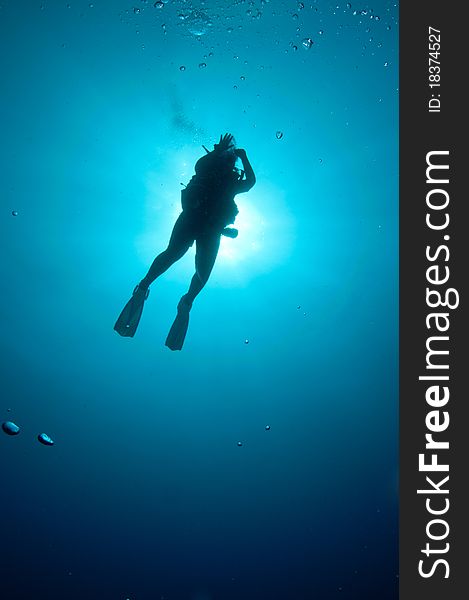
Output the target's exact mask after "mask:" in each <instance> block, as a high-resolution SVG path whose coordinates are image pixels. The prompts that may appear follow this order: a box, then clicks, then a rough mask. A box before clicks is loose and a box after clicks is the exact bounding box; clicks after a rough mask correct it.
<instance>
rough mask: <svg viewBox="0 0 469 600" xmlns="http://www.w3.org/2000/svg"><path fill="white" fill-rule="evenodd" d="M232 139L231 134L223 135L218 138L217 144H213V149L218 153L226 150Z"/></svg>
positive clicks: (231, 143)
mask: <svg viewBox="0 0 469 600" xmlns="http://www.w3.org/2000/svg"><path fill="white" fill-rule="evenodd" d="M233 139H234V138H233V136H232V135H231V133H225V135H223V136H220V141H219V142H218V144H215V146H214V149H215V150H217V151H218V152H224V151H225V150H228V148H229V147H230V146H232V145H233Z"/></svg>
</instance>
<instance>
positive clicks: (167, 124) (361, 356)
mask: <svg viewBox="0 0 469 600" xmlns="http://www.w3.org/2000/svg"><path fill="white" fill-rule="evenodd" d="M0 4H1V6H0V27H1V36H0V44H1V52H0V61H1V73H2V75H1V79H2V80H1V94H0V99H1V111H0V130H1V132H2V144H1V145H0V154H1V156H0V165H1V168H0V177H1V192H2V193H1V197H2V202H1V206H2V212H1V217H0V227H1V230H0V236H1V247H2V260H1V278H2V282H3V293H2V297H1V313H2V323H3V332H2V336H1V342H0V343H1V358H2V360H1V363H0V364H1V381H2V395H1V402H0V417H1V420H2V421H6V420H11V421H13V422H15V423H17V424H18V425H19V426H20V427H21V431H20V434H19V435H17V436H15V437H13V436H11V437H10V436H7V435H5V434H3V432H0V461H1V469H2V487H1V494H0V508H1V515H2V535H1V542H0V543H1V546H0V547H1V560H0V573H1V575H2V579H1V589H2V599H5V600H10V599H11V600H14V599H15V600H16V599H20V598H21V599H23V598H25V599H30V600H46V599H47V600H78V599H80V600H82V599H85V598H86V599H87V600H126V599H130V600H264V599H266V600H280V599H281V600H309V599H314V600H329V599H336V598H342V599H346V600H354V599H359V600H368V599H370V600H390V599H393V600H394V599H396V598H397V584H398V579H397V573H398V559H397V556H398V555H397V541H398V540H397V534H398V525H397V519H398V504H397V500H398V454H397V448H398V443H397V442H398V429H397V426H398V420H397V417H398V362H397V359H398V355H397V350H398V348H397V342H398V338H397V323H398V302H397V301H398V271H397V268H398V195H397V184H398V7H397V5H396V4H395V3H394V2H388V1H384V0H379V1H374V2H371V3H366V2H365V3H361V4H355V2H352V3H351V6H350V5H348V4H347V3H345V2H337V0H336V1H335V2H331V1H326V0H324V1H323V0H318V1H317V2H312V3H311V1H309V2H308V1H307V0H305V2H304V7H301V5H300V3H298V2H297V1H296V0H288V1H280V0H270V2H267V1H260V0H253V1H251V2H247V1H240V0H236V1H231V0H225V1H222V0H220V1H209V0H207V1H206V2H200V1H199V2H196V1H194V2H189V1H186V2H183V1H182V0H168V2H164V4H163V5H162V6H161V7H160V8H158V5H155V6H154V3H153V2H150V1H149V2H146V1H141V0H133V1H132V0H129V1H128V2H127V1H125V0H107V1H101V0H95V1H93V2H92V3H91V2H89V1H86V2H83V1H77V0H70V2H69V3H67V2H62V1H59V0H54V1H49V0H43V2H41V1H40V0H38V1H37V2H36V1H33V0H28V1H26V2H17V1H14V0H9V1H8V0H7V1H5V0H2V1H1V3H0ZM354 13H357V14H354ZM365 13H366V14H365ZM182 17H184V18H182ZM308 39H311V40H312V41H313V44H312V45H311V44H310V43H309V42H308V41H307V40H308ZM309 45H311V47H310V48H307V47H306V46H309ZM295 47H296V49H295ZM204 65H205V66H204ZM181 67H184V68H181ZM225 132H231V133H233V134H234V135H235V137H236V140H237V144H238V146H239V147H243V148H246V150H247V152H248V156H249V158H250V160H251V162H252V165H253V167H254V170H255V172H256V175H257V184H256V186H255V187H254V188H253V189H252V190H251V191H250V192H249V193H248V194H245V195H243V196H238V206H239V209H240V215H239V218H238V220H237V224H238V225H237V226H238V227H239V230H240V235H239V237H238V239H236V240H230V239H223V241H222V247H221V251H220V256H219V259H218V261H217V264H216V266H215V269H214V272H213V274H212V277H211V279H210V281H209V282H208V284H207V286H206V289H205V290H203V292H202V293H201V295H200V296H199V298H198V299H197V300H196V303H195V304H194V308H193V310H192V313H191V323H190V329H189V332H188V337H187V339H186V343H185V346H184V348H183V350H182V352H171V351H170V350H168V348H166V347H165V346H164V340H165V337H166V334H167V332H168V329H169V327H170V325H171V322H172V320H173V318H174V316H175V312H176V304H177V302H178V299H179V297H180V296H181V294H183V293H184V292H185V290H186V288H187V285H188V283H189V280H190V277H191V276H192V272H193V250H191V251H190V252H189V253H188V255H186V256H185V257H184V258H183V259H182V260H181V261H180V262H179V263H178V264H177V265H176V266H175V267H174V268H173V269H172V270H171V271H168V272H167V273H166V274H165V275H164V276H163V277H162V278H161V279H160V280H158V281H157V282H155V284H154V285H153V286H152V288H151V293H150V297H149V299H148V302H147V304H146V306H145V311H144V314H143V317H142V321H141V323H140V327H139V330H138V332H137V334H136V336H135V338H133V339H129V338H121V337H119V336H118V335H117V334H116V333H115V332H114V331H113V324H114V321H115V319H116V318H117V316H118V314H119V312H120V310H121V308H122V307H123V305H124V303H125V302H126V301H127V299H128V298H129V296H130V294H131V292H132V290H133V287H134V285H135V284H136V283H137V282H138V281H139V280H140V279H141V277H143V275H144V274H145V272H146V270H147V268H148V266H149V265H150V263H151V261H152V259H153V257H154V256H155V255H156V254H157V253H158V252H159V251H161V250H162V249H164V247H165V245H166V243H167V240H168V237H169V234H170V232H171V228H172V225H173V222H174V220H175V218H176V216H177V214H178V211H179V200H180V190H181V183H187V182H188V180H189V179H190V177H191V176H192V174H193V166H194V163H195V161H196V160H197V158H199V157H200V156H202V155H203V154H204V150H203V148H202V144H205V145H206V146H212V145H213V143H214V142H216V141H217V139H218V137H219V135H220V134H221V133H225ZM278 138H280V139H278ZM13 211H15V213H14V214H13ZM246 342H248V343H246ZM266 425H270V427H271V428H270V430H266V429H265V427H266ZM41 432H45V433H47V434H48V435H50V436H51V438H52V439H53V440H54V442H55V444H54V446H52V447H46V446H43V445H41V444H40V443H39V442H38V441H37V434H39V433H41ZM238 441H241V442H242V446H238V444H237V443H238Z"/></svg>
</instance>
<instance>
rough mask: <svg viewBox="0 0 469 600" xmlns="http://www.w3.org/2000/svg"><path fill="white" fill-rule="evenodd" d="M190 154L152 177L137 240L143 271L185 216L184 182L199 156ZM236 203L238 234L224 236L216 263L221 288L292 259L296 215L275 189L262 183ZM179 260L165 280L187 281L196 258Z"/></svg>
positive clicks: (179, 155)
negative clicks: (182, 214)
mask: <svg viewBox="0 0 469 600" xmlns="http://www.w3.org/2000/svg"><path fill="white" fill-rule="evenodd" d="M188 154H189V150H188V149H187V148H185V149H183V150H182V151H181V152H173V154H172V155H170V156H168V158H167V159H166V161H165V162H166V164H162V165H161V166H160V168H159V170H158V171H150V172H149V173H148V176H147V196H146V199H145V203H146V213H145V214H146V218H145V224H144V231H143V232H142V234H141V235H140V236H138V235H137V237H136V240H135V244H136V251H137V253H138V255H139V257H140V260H141V262H142V265H143V267H144V268H148V267H149V265H150V264H151V262H152V260H153V259H154V258H155V256H156V255H157V254H159V253H160V252H161V251H162V250H164V249H165V248H166V245H167V243H168V240H169V236H170V234H171V231H172V227H173V225H174V223H175V221H176V219H177V217H178V215H179V214H180V212H181V203H180V189H181V187H182V186H181V183H184V184H186V183H188V181H189V180H190V178H191V177H192V175H193V172H194V171H193V169H194V164H195V162H196V160H197V159H198V158H199V157H200V156H199V155H197V154H194V149H192V151H191V154H192V155H193V156H191V157H190V158H189V156H188ZM199 154H200V153H199ZM235 201H236V204H237V205H238V208H239V214H238V216H237V217H236V221H235V223H234V227H236V228H237V229H238V230H239V236H238V237H237V238H236V239H234V240H233V239H229V238H226V237H224V236H222V238H221V245H220V251H219V253H218V258H217V263H216V269H217V281H218V282H219V284H220V285H222V286H223V287H236V286H239V285H241V286H244V285H245V284H247V283H248V282H249V281H250V280H252V279H253V278H255V277H256V276H257V275H259V274H261V273H266V272H269V271H271V270H272V268H273V267H274V266H275V265H279V264H282V263H283V262H285V261H286V260H287V259H288V257H289V256H290V253H291V251H292V247H293V241H294V229H295V227H294V220H293V217H292V216H291V214H290V212H289V210H288V208H287V204H286V202H285V198H284V196H283V194H282V193H281V192H280V191H279V190H278V189H276V188H275V186H273V185H270V184H269V183H268V182H266V181H262V182H259V181H258V182H257V183H256V185H255V186H254V188H252V189H251V190H250V191H249V192H247V193H246V194H239V195H238V196H236V198H235ZM194 249H195V245H194V246H193V247H192V248H191V250H189V252H188V255H190V256H191V257H193V254H194V251H195V250H194ZM186 256H187V255H186ZM179 262H180V263H181V264H179V263H177V264H176V265H173V267H171V268H170V269H169V271H168V275H167V276H168V277H169V278H170V279H172V280H175V281H178V282H180V281H184V282H186V281H187V278H188V276H189V275H190V274H191V273H192V272H193V268H194V267H193V260H192V258H191V261H190V262H188V261H187V260H186V257H184V258H183V259H181V261H179ZM218 267H219V268H218Z"/></svg>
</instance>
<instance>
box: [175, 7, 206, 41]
mask: <svg viewBox="0 0 469 600" xmlns="http://www.w3.org/2000/svg"><path fill="white" fill-rule="evenodd" d="M179 19H180V20H181V25H182V26H184V27H185V29H187V31H188V32H189V33H191V34H192V35H195V36H196V37H200V36H202V35H205V34H206V33H207V32H208V31H209V30H210V28H211V27H213V22H212V20H211V19H210V17H209V16H208V15H207V14H206V13H204V12H203V11H202V10H197V9H193V10H190V11H189V12H188V13H180V14H179Z"/></svg>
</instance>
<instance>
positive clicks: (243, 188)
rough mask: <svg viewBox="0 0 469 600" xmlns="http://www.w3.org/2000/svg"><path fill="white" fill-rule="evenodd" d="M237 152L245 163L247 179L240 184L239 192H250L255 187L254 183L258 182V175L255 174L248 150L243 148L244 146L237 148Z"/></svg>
mask: <svg viewBox="0 0 469 600" xmlns="http://www.w3.org/2000/svg"><path fill="white" fill-rule="evenodd" d="M235 153H236V156H238V157H239V158H240V159H241V162H242V163H243V168H244V172H245V174H246V179H243V180H242V181H240V182H239V184H238V191H237V193H238V194H240V193H242V192H248V191H249V190H250V189H251V188H252V187H253V185H254V184H255V183H256V176H255V175H254V171H253V168H252V166H251V163H250V162H249V159H248V156H247V154H246V150H243V149H242V148H237V149H236V150H235Z"/></svg>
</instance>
